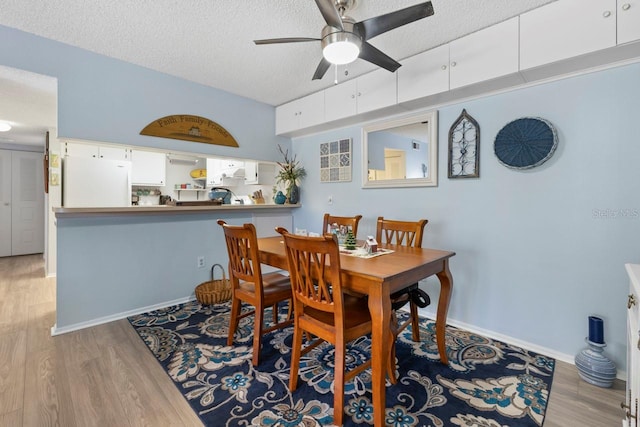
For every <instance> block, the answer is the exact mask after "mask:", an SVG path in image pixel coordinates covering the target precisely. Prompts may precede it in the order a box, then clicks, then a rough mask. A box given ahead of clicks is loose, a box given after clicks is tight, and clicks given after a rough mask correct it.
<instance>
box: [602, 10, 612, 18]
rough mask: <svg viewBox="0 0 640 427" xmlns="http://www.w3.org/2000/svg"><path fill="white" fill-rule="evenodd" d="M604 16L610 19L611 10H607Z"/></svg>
mask: <svg viewBox="0 0 640 427" xmlns="http://www.w3.org/2000/svg"><path fill="white" fill-rule="evenodd" d="M602 16H604V17H605V18H608V17H610V16H611V11H610V10H605V11H604V13H603V14H602Z"/></svg>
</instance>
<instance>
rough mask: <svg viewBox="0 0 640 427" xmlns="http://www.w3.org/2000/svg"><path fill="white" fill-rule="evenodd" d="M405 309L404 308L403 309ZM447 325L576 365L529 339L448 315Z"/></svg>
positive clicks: (569, 356)
mask: <svg viewBox="0 0 640 427" xmlns="http://www.w3.org/2000/svg"><path fill="white" fill-rule="evenodd" d="M403 310H404V309H403ZM419 314H420V316H422V317H427V318H429V319H431V320H435V317H436V313H434V312H430V311H427V310H423V309H419ZM447 325H451V326H455V327H456V328H460V329H464V330H466V331H469V332H473V333H476V334H478V335H482V336H485V337H488V338H492V339H495V340H498V341H502V342H505V343H508V344H511V345H515V346H517V347H521V348H523V349H525V350H529V351H533V352H535V353H539V354H542V355H544V356H548V357H552V358H554V359H556V360H560V361H561V362H565V363H568V364H570V365H574V366H575V364H576V363H575V355H572V354H566V353H561V352H559V351H556V350H553V349H550V348H547V347H543V346H541V345H538V344H533V343H530V342H527V341H523V340H520V339H518V338H514V337H511V336H508V335H504V334H500V333H498V332H494V331H490V330H488V329H483V328H479V327H477V326H475V325H471V324H469V323H465V322H460V321H458V320H455V319H452V318H450V317H447ZM616 378H618V379H619V380H623V381H626V379H627V373H626V371H621V370H620V369H618V370H617V372H616Z"/></svg>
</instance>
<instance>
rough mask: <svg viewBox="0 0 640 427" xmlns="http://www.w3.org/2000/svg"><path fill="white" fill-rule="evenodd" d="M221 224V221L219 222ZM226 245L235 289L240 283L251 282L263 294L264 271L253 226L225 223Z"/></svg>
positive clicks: (230, 273) (223, 227) (223, 225)
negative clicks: (261, 266)
mask: <svg viewBox="0 0 640 427" xmlns="http://www.w3.org/2000/svg"><path fill="white" fill-rule="evenodd" d="M218 223H220V221H218ZM220 225H222V229H223V230H224V237H225V243H226V245H227V252H228V254H229V275H230V276H231V277H230V279H231V283H232V285H233V287H234V288H236V287H238V286H239V285H240V282H241V281H242V282H251V283H253V284H254V285H255V287H256V292H259V293H262V292H263V291H262V270H261V268H260V262H259V260H260V256H259V253H258V237H257V234H256V229H255V226H254V225H253V224H250V223H249V224H244V225H230V224H226V223H224V221H223V224H220Z"/></svg>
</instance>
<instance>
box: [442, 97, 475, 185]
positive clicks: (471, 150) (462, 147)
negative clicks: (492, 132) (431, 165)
mask: <svg viewBox="0 0 640 427" xmlns="http://www.w3.org/2000/svg"><path fill="white" fill-rule="evenodd" d="M479 177H480V126H478V122H476V121H475V119H474V118H473V117H471V116H470V115H469V114H468V113H467V110H465V109H463V110H462V113H461V114H460V116H459V117H458V118H457V119H456V121H455V122H454V123H453V125H451V128H450V129H449V178H479Z"/></svg>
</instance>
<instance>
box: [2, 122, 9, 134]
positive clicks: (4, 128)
mask: <svg viewBox="0 0 640 427" xmlns="http://www.w3.org/2000/svg"><path fill="white" fill-rule="evenodd" d="M10 130H11V125H10V124H9V123H6V122H0V132H8V131H10Z"/></svg>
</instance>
